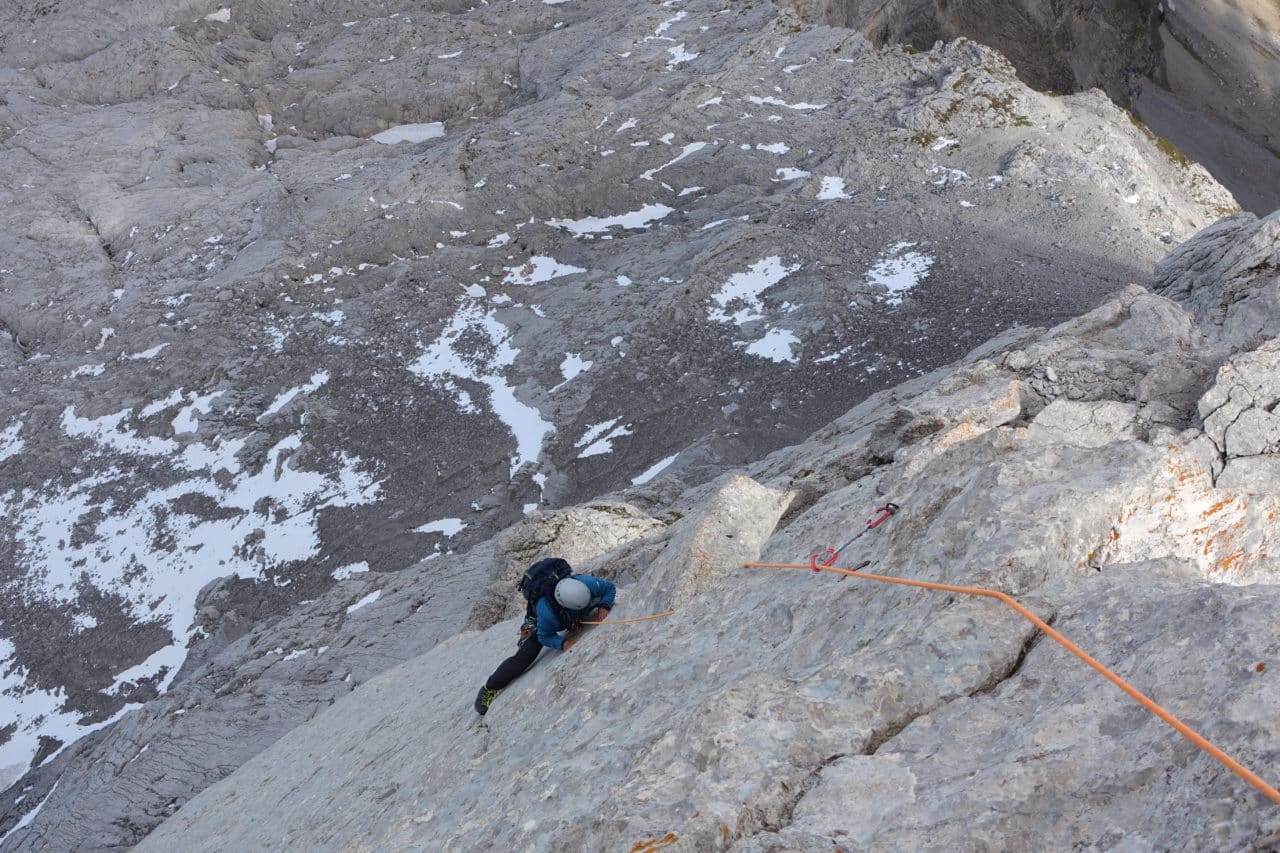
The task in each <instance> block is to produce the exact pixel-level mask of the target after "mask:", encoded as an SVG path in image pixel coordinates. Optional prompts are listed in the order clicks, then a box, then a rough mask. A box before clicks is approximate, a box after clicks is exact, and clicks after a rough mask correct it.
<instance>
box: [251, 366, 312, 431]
mask: <svg viewBox="0 0 1280 853" xmlns="http://www.w3.org/2000/svg"><path fill="white" fill-rule="evenodd" d="M328 381H329V372H328V371H327V370H322V371H320V372H319V373H313V374H312V375H311V381H310V382H308V383H306V384H305V385H299V386H297V387H296V388H290V389H289V390H288V391H283V392H281V393H280V394H279V395H277V396H276V398H275V399H274V400H272V401H271V405H270V406H267V410H266V411H265V412H263V413H262V414H260V415H258V422H259V423H261V422H262V421H264V420H266V419H267V418H269V417H271V416H272V415H274V414H276V413H277V412H279V411H280V410H281V409H283V408H284V407H285V406H287V405H289V403H291V402H293V398H294V397H297V396H298V395H299V394H312V393H314V392H315V391H317V390H319V388H320V386H322V385H324V384H325V383H326V382H328Z"/></svg>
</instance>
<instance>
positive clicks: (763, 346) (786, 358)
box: [747, 329, 800, 364]
mask: <svg viewBox="0 0 1280 853" xmlns="http://www.w3.org/2000/svg"><path fill="white" fill-rule="evenodd" d="M799 343H800V339H799V338H797V337H796V336H795V335H794V334H792V333H791V332H789V331H787V330H786V329H770V330H769V331H768V332H766V333H765V335H764V337H763V338H761V339H760V340H758V341H755V342H754V343H752V344H749V345H747V354H748V355H754V356H759V357H760V358H764V359H768V360H769V361H774V362H779V363H783V362H787V363H790V364H795V363H796V362H798V361H799V360H800V359H799V358H798V357H796V356H795V355H794V354H793V353H792V352H791V348H792V347H794V346H796V345H797V344H799Z"/></svg>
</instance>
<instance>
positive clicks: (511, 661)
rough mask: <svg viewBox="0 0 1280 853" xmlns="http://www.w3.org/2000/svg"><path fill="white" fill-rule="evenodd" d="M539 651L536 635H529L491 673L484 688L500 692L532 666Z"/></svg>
mask: <svg viewBox="0 0 1280 853" xmlns="http://www.w3.org/2000/svg"><path fill="white" fill-rule="evenodd" d="M541 651H542V643H539V642H538V637H537V635H534V634H531V635H529V637H527V638H526V639H525V641H524V642H523V643H521V644H520V648H518V649H516V653H515V654H514V655H512V656H511V657H509V658H507V659H506V660H504V661H503V662H502V663H500V664H498V668H497V669H495V670H494V671H493V675H491V676H489V680H488V681H486V682H485V683H484V686H485V687H488V688H489V689H490V690H501V689H502V688H504V687H506V686H507V685H508V684H510V683H511V682H513V681H515V680H516V679H517V678H519V677H520V676H522V675H524V674H525V673H526V672H527V671H528V670H529V667H531V666H533V662H534V661H536V660H537V659H538V653H539V652H541Z"/></svg>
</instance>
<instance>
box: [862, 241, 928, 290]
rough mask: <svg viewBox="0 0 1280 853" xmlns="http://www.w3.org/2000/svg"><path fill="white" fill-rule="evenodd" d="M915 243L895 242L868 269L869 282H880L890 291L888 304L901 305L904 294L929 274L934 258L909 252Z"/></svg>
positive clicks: (867, 278)
mask: <svg viewBox="0 0 1280 853" xmlns="http://www.w3.org/2000/svg"><path fill="white" fill-rule="evenodd" d="M915 245H916V244H915V243H907V242H902V243H894V244H893V245H892V246H890V247H889V248H888V250H887V251H886V252H885V253H884V254H883V255H882V256H881V258H880V260H879V261H878V262H877V263H876V265H875V266H873V267H872V268H871V269H869V270H867V275H866V280H867V283H868V284H878V285H880V286H881V287H883V288H885V290H886V291H888V292H887V293H886V295H885V299H884V302H885V304H886V305H901V304H902V299H903V296H904V294H906V293H908V292H909V291H911V290H912V288H914V287H915V286H916V285H917V284H919V283H920V281H921V280H922V279H924V278H925V277H926V276H928V275H929V268H930V267H932V266H933V258H932V257H930V256H929V255H926V254H923V253H921V252H909V251H907V250H908V249H911V248H913V247H914V246H915Z"/></svg>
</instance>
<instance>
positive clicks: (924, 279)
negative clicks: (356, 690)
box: [0, 0, 1234, 841]
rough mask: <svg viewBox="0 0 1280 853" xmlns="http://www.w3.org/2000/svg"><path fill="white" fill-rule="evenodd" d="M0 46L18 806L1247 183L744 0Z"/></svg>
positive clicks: (1096, 105)
mask: <svg viewBox="0 0 1280 853" xmlns="http://www.w3.org/2000/svg"><path fill="white" fill-rule="evenodd" d="M0 81H3V87H2V89H3V95H0V101H2V102H0V202H3V204H0V367H3V368H4V369H5V371H6V372H5V377H6V383H5V386H4V387H5V392H6V393H5V394H4V395H3V398H2V399H0V483H2V485H0V519H2V521H0V562H2V563H3V564H4V565H5V566H6V567H7V568H6V571H5V572H4V573H3V577H0V625H3V629H2V630H0V634H2V635H3V636H2V637H0V660H3V661H5V664H4V669H3V675H2V676H0V678H2V681H0V695H2V696H3V697H4V704H3V707H4V709H5V710H6V711H8V712H10V713H9V714H7V715H6V717H5V719H6V720H9V719H12V721H13V722H12V728H10V727H9V726H8V725H6V726H4V727H2V728H0V783H3V784H9V783H16V784H18V786H19V787H18V788H17V791H16V792H15V796H14V797H13V798H11V799H10V801H8V802H6V805H5V808H6V809H9V810H10V811H11V812H14V813H25V812H26V810H27V809H28V808H29V806H30V803H31V801H32V799H31V798H33V797H35V796H36V793H37V792H38V791H41V790H44V788H45V787H46V785H47V780H48V779H49V778H51V777H53V776H55V775H57V773H56V772H55V770H56V768H55V767H54V762H58V761H61V760H63V759H64V758H67V757H68V753H67V752H66V751H65V750H66V747H67V746H68V744H71V743H73V742H74V741H75V740H76V739H77V738H78V737H80V736H82V735H85V734H87V733H89V732H90V731H92V730H95V729H96V728H97V727H101V726H104V725H107V724H108V723H109V722H110V721H112V720H116V719H119V718H120V717H121V715H122V714H124V713H125V712H126V711H127V710H128V709H129V708H131V707H132V706H136V705H140V704H144V703H146V702H148V701H150V700H152V699H154V698H156V697H157V696H162V695H165V694H167V693H169V692H171V691H172V690H174V689H176V687H177V686H178V684H179V673H180V672H181V673H182V677H183V678H187V677H195V673H196V672H197V671H199V670H200V669H201V668H202V667H204V666H206V665H212V662H213V660H214V658H216V657H218V655H219V654H220V651H219V650H221V649H224V648H225V649H228V650H240V651H239V652H237V654H240V653H243V654H256V652H250V651H248V649H249V646H248V645H245V646H241V645H237V644H238V643H242V642H244V643H249V641H248V640H246V639H245V638H246V637H248V636H250V635H251V634H252V633H253V632H254V631H255V630H256V629H258V628H260V627H263V626H265V625H267V624H268V623H270V622H271V621H272V620H275V619H279V618H282V617H284V616H285V614H288V613H290V608H291V607H293V606H294V605H297V604H298V603H300V602H303V601H330V602H331V603H332V606H333V607H335V608H338V611H335V612H339V611H340V610H341V608H344V607H345V606H347V604H349V603H350V601H349V599H347V598H345V596H346V595H347V594H348V590H347V588H346V587H341V588H339V589H338V591H337V592H335V593H333V595H335V596H336V598H333V599H331V598H330V597H329V596H330V591H331V590H332V589H333V588H334V587H335V584H341V583H346V582H347V581H346V580H344V579H352V578H354V579H356V580H357V581H358V580H359V577H358V576H361V575H363V574H364V573H365V572H366V571H368V572H372V573H375V574H376V573H383V572H389V571H395V570H401V569H407V568H409V567H415V566H416V567H418V568H417V569H415V570H414V572H415V579H414V580H412V581H410V580H404V581H393V580H389V579H381V580H377V581H374V580H369V579H366V580H365V581H364V582H366V583H370V584H373V585H374V586H375V587H378V585H380V584H391V585H396V584H400V583H404V584H407V585H408V586H406V587H405V588H406V589H407V588H410V587H413V588H415V589H418V590H419V591H420V593H421V594H422V595H423V596H424V600H425V601H428V602H429V603H428V604H427V605H426V606H427V608H428V609H429V610H431V611H432V612H431V613H430V614H428V615H424V616H422V618H423V619H425V620H427V621H428V622H429V623H430V624H431V625H432V626H434V627H432V628H431V631H430V632H429V634H430V636H433V637H434V636H437V634H436V633H435V632H436V631H437V630H438V631H439V632H441V633H439V636H443V635H444V634H447V633H448V632H449V630H450V629H449V628H447V627H446V626H454V627H456V626H458V625H460V624H462V622H463V621H465V619H466V614H467V612H468V611H469V610H470V609H471V607H472V606H473V605H474V604H475V603H476V602H475V601H474V600H472V598H473V596H472V595H471V593H470V591H468V592H467V594H466V595H446V594H444V593H442V592H439V590H443V589H448V588H451V587H452V585H453V584H455V583H460V582H461V581H459V578H460V577H462V576H465V578H466V583H481V584H483V583H485V582H486V581H487V580H490V579H492V575H491V571H490V570H491V569H492V568H493V567H492V566H490V565H484V564H479V563H478V562H473V563H470V564H466V565H461V564H456V565H455V564H450V563H448V562H446V561H445V558H447V557H449V556H456V554H458V553H460V552H465V551H467V550H468V549H471V548H474V547H476V546H477V545H478V544H479V543H483V542H486V541H488V540H489V539H490V537H492V536H493V535H495V534H497V533H498V532H500V531H502V530H504V529H507V528H509V527H510V526H512V525H513V524H516V523H517V522H519V521H520V520H521V519H522V518H524V517H526V515H531V514H533V513H535V512H537V511H540V510H552V509H557V508H563V507H566V506H572V505H574V504H577V503H582V502H584V501H591V500H593V499H594V498H595V497H596V496H598V495H600V494H603V493H608V492H611V491H616V490H618V489H621V488H624V487H627V486H628V485H629V484H636V485H638V486H640V487H642V492H640V493H638V496H637V498H636V499H635V500H636V501H638V503H636V506H637V507H638V509H639V510H640V511H641V513H642V514H649V515H651V520H648V521H646V520H645V519H643V518H639V521H638V523H639V524H641V526H642V527H648V528H653V529H654V531H655V532H657V527H656V525H658V524H665V523H666V521H667V520H668V519H667V518H666V517H665V516H664V513H665V512H666V511H667V510H668V509H669V507H670V501H671V500H674V499H675V498H674V496H673V495H669V494H666V492H664V491H663V489H664V488H665V489H667V491H671V489H670V488H668V487H661V488H659V487H656V486H654V485H652V484H651V483H650V481H652V480H654V478H656V477H658V476H659V475H678V477H679V478H680V480H681V483H682V488H683V486H693V485H696V484H706V483H708V482H711V481H714V480H715V479H716V478H717V477H719V476H720V475H721V474H722V473H724V471H725V470H726V469H728V468H730V467H732V466H734V465H739V464H743V463H745V462H747V461H749V460H752V459H756V458H759V457H761V456H763V455H765V454H767V453H769V452H771V451H773V450H775V449H777V448H780V447H785V446H787V445H789V444H793V443H795V442H797V441H800V440H802V439H803V438H804V436H806V435H808V434H810V433H811V432H812V431H813V430H814V429H817V428H819V427H820V426H822V425H823V424H826V423H828V422H830V421H831V419H832V418H834V417H837V416H838V415H839V414H840V413H842V412H844V411H846V410H847V409H848V408H849V406H851V405H853V404H855V403H857V402H858V401H860V400H862V399H865V398H866V397H868V396H869V395H870V394H872V393H874V392H876V391H879V390H883V389H885V388H888V387H892V386H894V385H896V384H897V383H900V382H902V381H904V380H907V379H911V378H913V377H918V376H920V375H923V374H926V373H928V372H929V371H931V370H934V369H937V368H939V367H940V366H942V365H945V364H949V363H951V362H952V361H954V360H955V359H956V358H959V357H960V356H962V355H963V354H964V353H965V352H966V351H968V350H969V349H971V348H973V347H975V346H978V345H979V344H981V343H982V342H983V341H985V340H988V339H989V338H991V337H992V336H993V335H997V334H999V333H1002V332H1004V331H1006V330H1007V329H1009V328H1011V327H1013V326H1017V325H1028V324H1030V325H1049V324H1053V323H1057V322H1060V321H1061V320H1063V319H1064V318H1066V317H1070V316H1075V315H1077V314H1079V313H1080V312H1082V311H1086V310H1089V309H1091V308H1093V307H1095V306H1096V305H1097V304H1098V303H1099V302H1100V301H1101V300H1103V299H1104V298H1105V297H1106V296H1107V295H1109V294H1111V293H1114V292H1115V291H1116V290H1117V289H1119V288H1120V287H1122V286H1123V285H1125V284H1126V283H1127V282H1130V281H1134V282H1138V283H1149V282H1150V270H1151V268H1152V265H1153V264H1154V263H1155V262H1156V261H1157V260H1159V258H1160V257H1162V256H1163V255H1164V254H1165V253H1166V252H1167V250H1168V248H1169V246H1170V245H1172V244H1174V243H1177V242H1180V241H1182V240H1183V239H1185V238H1186V237H1188V236H1190V235H1191V234H1192V233H1193V232H1195V231H1196V230H1197V229H1199V228H1201V227H1203V226H1205V225H1207V224H1208V223H1210V222H1212V221H1214V220H1215V219H1216V218H1217V217H1218V216H1219V214H1220V213H1221V211H1222V210H1223V209H1228V208H1231V207H1232V206H1233V205H1234V201H1233V200H1232V198H1231V196H1230V195H1229V193H1227V192H1226V191H1225V190H1224V189H1223V188H1222V187H1220V186H1219V185H1218V184H1216V183H1215V182H1214V181H1213V180H1212V179H1211V178H1210V177H1209V176H1208V174H1207V173H1205V172H1204V171H1203V170H1201V169H1199V167H1194V166H1190V167H1184V166H1182V165H1179V164H1177V163H1174V162H1171V161H1170V160H1169V158H1168V157H1167V156H1166V155H1165V154H1164V153H1163V152H1162V151H1161V150H1160V149H1159V148H1158V147H1157V145H1156V144H1155V143H1154V142H1153V140H1151V139H1150V138H1149V137H1148V136H1146V135H1145V134H1144V133H1142V131H1141V130H1140V129H1139V128H1137V127H1135V126H1134V125H1133V124H1132V123H1131V122H1130V121H1129V120H1128V118H1127V117H1126V116H1125V115H1124V114H1123V113H1122V112H1121V111H1119V110H1118V109H1116V108H1115V107H1114V106H1113V105H1112V104H1111V103H1109V102H1108V101H1107V100H1106V99H1105V98H1103V97H1102V96H1101V95H1100V94H1099V93H1096V92H1094V93H1085V94H1082V95H1078V96H1072V97H1067V98H1057V97H1047V96H1043V95H1039V94H1037V93H1035V92H1033V91H1031V90H1030V89H1028V88H1027V87H1026V86H1024V85H1023V84H1022V83H1020V82H1019V81H1018V79H1017V78H1016V75H1015V74H1014V71H1013V69H1012V67H1011V66H1010V65H1009V64H1008V62H1006V61H1005V60H1004V59H1003V58H1002V57H1001V56H1000V55H998V54H997V53H995V52H993V51H992V50H990V49H988V48H984V47H982V46H980V45H978V44H975V43H973V42H961V41H957V42H955V43H951V44H947V45H942V46H940V47H939V48H938V49H937V50H933V51H930V52H928V53H922V54H919V55H908V54H906V53H903V52H901V51H899V50H894V49H890V50H880V49H877V48H875V47H872V46H871V45H870V44H868V42H867V41H866V40H865V39H864V38H863V37H862V36H860V35H859V34H857V33H854V32H851V31H849V30H846V29H839V28H831V27H823V26H819V27H813V26H804V25H802V24H801V23H800V22H799V20H798V19H797V18H796V17H795V15H794V13H793V12H792V11H791V10H790V9H788V8H785V7H779V6H775V5H771V4H769V3H764V2H746V3H735V4H733V5H732V7H726V6H724V5H723V4H721V3H718V2H713V1H712V0H693V1H692V2H687V3H682V4H680V5H679V8H675V7H666V6H661V5H647V4H640V5H637V4H634V3H624V4H619V3H612V2H606V0H573V2H567V3H544V2H537V1H536V0H519V2H514V3H500V4H499V3H488V4H485V3H479V4H470V3H456V2H443V0H441V2H433V3H424V2H421V0H387V2H379V3H376V4H355V3H335V2H330V0H304V1H303V2H300V1H299V0H288V2H286V0H254V2H230V0H228V2H227V3H225V4H222V3H216V2H212V0H199V1H198V0H127V2H114V0H113V2H107V0H91V2H84V0H49V2H40V3H31V2H26V0H23V2H19V3H17V4H14V3H9V4H7V5H6V6H5V10H4V12H3V13H0ZM397 140H399V141H397ZM797 379H800V380H802V381H797ZM1006 396H1007V394H1006ZM885 429H886V430H888V431H887V432H886V433H885V435H884V436H883V438H884V440H886V441H887V440H889V439H891V438H892V437H893V435H894V433H893V431H892V429H890V428H889V427H886V428H885ZM811 485H812V484H811ZM770 488H772V486H770ZM680 491H681V489H676V490H675V493H676V494H679V492H680ZM646 495H647V496H648V497H646ZM798 497H799V498H804V495H799V496H798ZM646 501H647V503H646ZM788 511H789V512H793V513H794V512H796V511H798V510H796V509H792V510H788ZM628 535H630V534H628ZM596 545H598V547H596ZM657 545H658V540H657V539H655V538H651V537H648V536H647V535H646V536H642V537H639V538H637V539H635V540H627V542H622V541H621V540H619V541H617V542H614V540H612V539H609V537H607V536H603V534H602V539H601V541H600V542H599V543H595V544H594V545H593V546H592V547H593V548H595V550H591V551H590V552H591V553H593V554H599V555H600V556H601V557H602V556H603V555H604V554H605V553H606V552H608V551H609V549H610V548H615V546H616V547H617V548H623V547H624V546H625V549H626V554H625V557H626V560H627V561H629V562H626V563H625V565H626V566H627V567H628V568H627V572H630V573H631V574H636V571H638V569H639V567H641V566H642V565H644V564H645V563H646V560H647V559H649V558H651V557H652V551H653V549H654V548H656V547H657ZM589 550H590V549H589ZM451 552H452V553H451ZM584 553H586V552H584ZM618 556H619V557H620V558H621V556H622V555H621V554H619V555H618ZM427 558H435V559H431V560H427ZM599 558H600V557H597V558H596V559H599ZM424 560H427V561H426V562H424ZM633 569H634V570H636V571H633ZM419 573H420V574H423V575H426V576H432V577H434V580H430V579H422V578H417V577H416V575H417V574H419ZM437 575H438V576H437ZM233 576H234V577H236V578H238V581H236V582H234V583H231V584H230V585H229V586H224V587H220V588H219V589H221V591H222V592H223V593H227V595H228V596H229V597H226V598H220V597H219V596H214V598H210V597H209V595H206V596H205V597H202V596H201V591H202V590H206V589H207V588H209V585H210V584H212V583H214V582H216V581H218V580H219V579H222V578H227V577H233ZM211 594H212V592H211V593H210V595H211ZM219 595H220V594H219ZM215 598H216V599H217V600H214V599H215ZM498 615H500V614H497V613H492V614H490V615H489V616H488V617H484V618H497V616H498ZM481 616H482V614H481V615H478V616H477V618H481ZM287 618H289V619H292V618H293V617H292V616H289V617H287ZM246 631H247V632H249V633H245V632H246ZM277 646H280V647H281V648H286V649H291V648H293V646H281V644H280V643H276V644H275V645H272V646H270V647H268V648H272V649H273V648H276V647H277ZM318 646H319V644H315V646H314V647H316V648H318ZM307 647H308V648H310V647H312V646H311V645H308V646H307ZM332 652H333V649H331V650H330V652H329V653H327V654H331V653H332ZM286 653H287V652H286ZM387 654H388V655H389V657H388V658H387V660H393V659H396V655H398V654H399V653H398V652H394V651H391V652H388V653H387ZM188 655H191V656H192V658H191V660H190V662H189V664H188V663H187V660H188ZM68 662H74V664H69V663H68ZM235 666H239V664H236V665H235ZM184 667H185V671H184ZM339 670H344V667H339ZM317 695H325V694H324V693H323V691H321V693H320V694H317ZM303 705H306V703H303ZM298 713H299V714H304V715H305V713H310V711H307V712H305V713H304V712H301V711H299V712H298ZM289 714H290V715H292V714H294V711H293V710H292V709H291V710H290V711H289ZM289 719H290V720H295V719H297V718H296V717H294V716H289ZM278 731H279V730H278V729H274V728H272V729H270V733H277V732H278ZM264 736H265V734H264ZM272 736H274V734H272ZM250 740H252V739H250ZM249 742H250V741H245V743H246V744H247V743H249ZM252 742H254V743H259V745H260V741H256V740H252ZM113 755H116V756H117V757H119V756H127V750H124V751H121V752H119V753H113ZM77 760H78V759H77ZM121 760H122V761H123V760H124V759H121ZM238 760H239V759H238V758H237V759H234V760H229V761H228V762H226V763H221V764H220V765H219V766H220V767H221V769H222V770H225V769H229V767H230V766H232V765H234V764H235V763H236V762H237V761H238ZM140 761H141V759H140ZM59 766H61V765H59ZM33 768H34V769H36V770H37V771H38V772H37V773H35V774H34V776H33V778H35V779H37V780H38V784H35V786H34V787H30V786H31V785H32V784H33V783H32V780H31V779H27V780H25V781H18V780H19V779H20V778H21V777H22V776H23V775H24V774H25V773H27V771H29V770H32V769H33ZM201 772H202V773H203V771H201ZM64 778H65V777H64ZM184 784H185V783H184ZM28 787H30V790H29V792H28V799H26V800H23V801H22V802H21V803H19V804H17V805H16V806H15V805H13V804H12V800H13V799H17V797H18V796H19V795H20V794H21V792H22V791H24V790H27V789H28ZM73 787H74V786H72V785H71V782H70V781H69V780H68V781H65V782H64V783H63V784H62V786H60V789H59V790H61V791H63V792H64V793H65V792H68V791H70V790H71V789H72V788H73ZM169 799H171V797H164V798H163V801H164V802H168V800H169ZM146 808H147V809H151V812H149V814H151V815H155V814H157V812H155V810H154V807H153V806H152V805H148V806H146ZM50 811H51V812H52V811H54V809H53V808H52V806H51V807H50ZM155 819H156V818H155V817H154V816H152V817H148V818H146V819H143V820H140V821H139V822H136V823H135V822H131V820H124V821H123V822H122V823H121V824H120V826H121V827H124V828H123V829H121V830H119V832H120V836H119V837H120V838H121V839H123V840H125V841H127V840H128V839H130V838H134V837H136V836H137V835H138V834H139V833H141V832H144V831H145V830H146V829H147V828H149V826H150V825H151V823H150V821H154V820H155ZM112 831H113V832H114V831H116V830H112ZM113 837H115V836H113Z"/></svg>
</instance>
